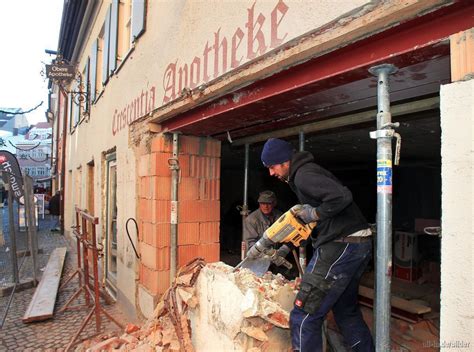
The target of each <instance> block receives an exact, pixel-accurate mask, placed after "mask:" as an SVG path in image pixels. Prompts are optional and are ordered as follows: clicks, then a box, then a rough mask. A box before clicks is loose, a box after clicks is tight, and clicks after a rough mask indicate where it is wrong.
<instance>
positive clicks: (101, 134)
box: [65, 0, 368, 306]
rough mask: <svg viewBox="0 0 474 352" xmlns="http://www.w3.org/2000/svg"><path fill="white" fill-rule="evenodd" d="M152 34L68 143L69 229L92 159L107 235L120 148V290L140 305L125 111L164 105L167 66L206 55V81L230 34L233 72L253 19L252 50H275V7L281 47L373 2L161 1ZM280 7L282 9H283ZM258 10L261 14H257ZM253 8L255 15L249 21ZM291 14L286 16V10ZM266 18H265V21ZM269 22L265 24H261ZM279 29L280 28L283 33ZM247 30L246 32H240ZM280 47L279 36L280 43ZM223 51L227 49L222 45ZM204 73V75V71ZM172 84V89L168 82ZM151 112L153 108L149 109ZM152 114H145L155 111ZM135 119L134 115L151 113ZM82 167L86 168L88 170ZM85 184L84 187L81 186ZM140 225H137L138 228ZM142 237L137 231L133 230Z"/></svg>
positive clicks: (101, 11)
mask: <svg viewBox="0 0 474 352" xmlns="http://www.w3.org/2000/svg"><path fill="white" fill-rule="evenodd" d="M110 3H111V1H103V2H101V4H100V5H99V8H98V10H97V12H96V13H95V14H96V15H97V17H96V18H95V20H93V21H92V23H93V26H92V28H91V29H90V30H89V32H87V33H86V34H85V37H84V39H83V40H84V41H85V42H84V45H83V46H82V48H83V49H82V50H83V51H82V52H79V53H78V55H77V57H78V70H79V71H80V72H82V71H83V69H84V66H85V63H86V60H87V58H88V56H90V53H91V47H92V43H93V42H94V41H95V40H96V39H97V37H98V35H99V32H100V30H101V27H102V25H103V23H104V18H105V14H106V11H107V8H108V6H109V4H110ZM147 3H148V7H147V19H146V31H145V33H144V34H143V35H142V36H141V37H140V38H139V40H138V41H137V43H136V44H135V47H134V49H133V50H132V51H131V53H130V55H129V56H128V58H127V59H126V60H125V62H124V63H123V64H122V66H121V67H120V69H119V71H118V72H116V73H115V74H114V75H113V76H112V77H111V78H110V79H109V81H108V82H107V84H106V86H105V89H104V90H103V92H102V93H101V94H100V97H99V98H98V100H97V102H96V103H95V104H93V105H92V107H91V111H90V116H89V117H88V118H86V119H84V120H83V121H82V122H81V123H80V124H79V126H77V127H76V129H75V130H74V132H73V133H71V134H69V135H68V139H67V146H66V152H67V157H66V163H67V172H66V185H67V186H68V187H69V190H67V198H66V205H65V206H66V209H65V228H66V230H67V231H68V232H69V231H70V227H71V226H72V225H73V219H74V205H78V206H80V207H82V208H85V207H86V194H87V163H88V162H90V161H91V160H94V163H95V171H94V176H95V185H94V188H95V203H94V207H95V210H96V211H95V212H96V214H94V215H95V216H98V217H99V219H100V220H99V221H100V225H99V227H98V236H99V238H100V239H103V236H104V227H103V226H104V223H105V206H106V204H105V185H106V179H105V163H104V153H105V152H107V151H110V150H113V148H115V151H116V155H117V170H118V174H117V181H118V187H117V202H118V224H117V225H118V252H119V255H118V289H119V291H120V292H119V296H120V297H122V298H124V299H125V301H128V303H130V305H131V306H135V296H136V285H135V279H136V267H137V265H136V259H135V256H134V253H133V249H132V247H131V245H130V242H129V240H128V238H127V236H126V232H125V222H126V220H127V219H128V218H130V217H133V218H136V216H137V214H136V199H137V175H136V172H135V170H136V165H137V163H136V155H135V150H134V147H133V146H131V145H130V143H129V134H128V124H129V123H130V122H131V119H130V118H129V120H128V121H127V123H123V120H120V118H119V117H118V114H119V113H120V112H122V111H126V109H127V106H130V104H131V103H132V102H133V101H134V100H136V99H144V97H145V96H146V98H145V99H146V100H147V103H148V110H150V109H154V108H157V107H159V106H161V105H162V104H163V103H164V102H165V100H166V99H164V97H165V89H166V87H167V84H168V85H169V82H168V83H167V81H166V69H167V67H168V66H169V65H170V64H172V63H174V64H176V67H177V68H179V67H181V68H183V67H184V65H186V64H187V65H188V68H189V69H190V65H191V62H192V61H193V60H194V59H195V58H196V57H198V58H199V59H200V60H201V73H200V77H201V78H200V80H199V82H196V83H204V81H205V80H204V79H203V77H204V72H203V69H204V60H205V59H204V53H203V52H204V50H206V45H208V48H209V47H210V46H212V45H213V44H214V42H215V38H216V35H217V33H218V35H219V43H220V44H222V40H223V38H224V37H225V38H226V39H227V45H228V50H227V71H229V70H230V69H231V67H230V65H231V45H232V36H233V35H234V34H235V32H236V31H237V30H238V29H240V30H241V31H242V38H241V42H240V44H239V45H238V47H237V49H236V50H235V55H234V56H235V59H236V60H237V61H238V63H239V65H242V64H244V63H246V62H248V61H249V60H251V58H250V57H249V55H248V52H249V49H248V48H249V41H248V38H249V28H248V26H246V23H248V22H252V21H253V23H255V26H254V27H255V28H254V31H253V36H254V38H255V42H254V43H253V44H251V50H253V51H257V54H258V55H261V54H265V53H268V52H269V51H271V50H273V49H275V47H272V46H271V38H272V28H271V22H272V11H273V13H274V16H276V17H274V19H273V22H274V32H273V33H274V38H276V39H280V40H281V41H279V42H278V43H279V44H280V45H281V44H283V43H285V42H287V41H289V40H291V39H294V38H296V37H298V36H300V35H302V34H304V33H306V32H308V31H310V30H314V29H316V28H318V27H321V26H323V25H324V24H325V23H327V22H329V21H332V20H334V19H336V18H338V17H340V16H342V15H343V14H344V13H348V12H351V11H352V10H354V9H356V8H358V7H360V6H362V5H364V4H365V3H368V1H365V0H351V1H346V0H340V1H334V0H322V1H318V2H312V1H303V0H284V1H281V0H280V1H278V0H258V1H254V0H241V1H185V0H179V1H171V0H169V1H157V0H156V1H155V0H149V1H148V2H147ZM276 6H278V9H279V10H275V8H276ZM252 11H253V12H252ZM250 13H253V16H254V17H253V20H252V21H250V20H249V15H250ZM283 13H284V14H283ZM258 21H260V23H258ZM260 24H261V26H260ZM275 28H276V32H275ZM239 33H240V32H239ZM273 43H274V44H275V41H274V42H273ZM220 50H222V49H220ZM207 55H208V75H209V77H210V78H209V79H213V78H214V76H215V75H216V74H217V75H220V74H222V73H224V69H223V59H222V52H220V56H219V57H218V67H219V68H218V70H219V72H218V73H216V72H215V71H214V59H215V57H214V52H210V51H209V52H208V54H207ZM196 77H197V76H196ZM168 88H169V86H168ZM145 110H146V109H145ZM148 110H147V111H145V114H146V113H148ZM143 115H144V113H143V112H142V113H141V115H140V116H133V120H134V119H137V118H139V117H141V116H143ZM80 170H82V171H80ZM78 187H79V189H77V188H78ZM132 229H134V227H133V226H132ZM131 235H132V238H134V234H131Z"/></svg>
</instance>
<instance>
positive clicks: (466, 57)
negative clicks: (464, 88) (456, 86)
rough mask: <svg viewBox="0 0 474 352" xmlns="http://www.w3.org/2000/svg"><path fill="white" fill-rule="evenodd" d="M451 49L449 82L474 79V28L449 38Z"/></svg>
mask: <svg viewBox="0 0 474 352" xmlns="http://www.w3.org/2000/svg"><path fill="white" fill-rule="evenodd" d="M449 40H450V47H451V81H452V82H455V81H462V80H466V79H472V78H474V28H471V29H468V30H467V31H463V32H459V33H456V34H453V35H452V36H450V37H449Z"/></svg>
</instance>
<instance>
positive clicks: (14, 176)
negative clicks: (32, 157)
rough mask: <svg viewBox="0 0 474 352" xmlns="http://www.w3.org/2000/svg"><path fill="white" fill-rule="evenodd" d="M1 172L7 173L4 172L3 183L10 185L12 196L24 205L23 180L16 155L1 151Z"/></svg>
mask: <svg viewBox="0 0 474 352" xmlns="http://www.w3.org/2000/svg"><path fill="white" fill-rule="evenodd" d="M0 171H5V172H2V179H3V182H5V183H10V187H11V191H12V192H13V193H12V195H13V196H14V197H15V198H16V199H17V200H18V201H19V202H20V203H21V204H23V200H24V198H25V193H24V191H23V178H22V176H21V170H20V165H18V160H17V158H16V157H15V155H13V154H12V153H10V152H7V151H6V150H0Z"/></svg>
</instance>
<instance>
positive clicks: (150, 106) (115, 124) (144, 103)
mask: <svg viewBox="0 0 474 352" xmlns="http://www.w3.org/2000/svg"><path fill="white" fill-rule="evenodd" d="M154 109H155V86H152V87H151V88H150V89H149V90H148V91H143V90H142V92H141V94H140V95H139V96H138V97H136V98H135V99H133V100H132V101H131V102H130V103H128V104H127V105H125V106H124V107H123V108H122V109H121V110H118V109H115V111H114V116H113V118H112V134H113V135H114V136H115V135H116V134H117V133H118V132H119V131H120V130H123V129H124V128H125V127H127V126H128V125H130V124H131V123H132V122H133V121H135V120H137V119H138V118H140V117H142V116H144V115H146V114H148V113H149V112H150V111H153V110H154Z"/></svg>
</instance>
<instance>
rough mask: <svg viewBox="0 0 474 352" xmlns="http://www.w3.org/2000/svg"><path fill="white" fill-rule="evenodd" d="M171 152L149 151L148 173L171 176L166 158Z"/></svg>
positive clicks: (167, 158) (169, 156)
mask: <svg viewBox="0 0 474 352" xmlns="http://www.w3.org/2000/svg"><path fill="white" fill-rule="evenodd" d="M170 158H171V153H151V154H150V175H151V176H171V170H170V167H169V164H168V160H169V159H170Z"/></svg>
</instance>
